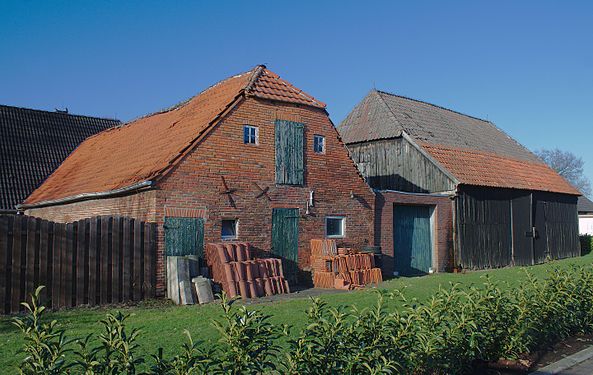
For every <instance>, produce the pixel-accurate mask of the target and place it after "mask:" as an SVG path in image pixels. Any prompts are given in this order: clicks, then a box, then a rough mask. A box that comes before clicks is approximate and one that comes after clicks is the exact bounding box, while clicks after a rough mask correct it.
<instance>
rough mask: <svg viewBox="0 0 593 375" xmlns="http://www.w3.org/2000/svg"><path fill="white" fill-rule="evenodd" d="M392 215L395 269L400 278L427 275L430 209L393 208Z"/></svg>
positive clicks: (430, 240)
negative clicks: (401, 276)
mask: <svg viewBox="0 0 593 375" xmlns="http://www.w3.org/2000/svg"><path fill="white" fill-rule="evenodd" d="M393 216H394V217H393V237H394V238H393V244H394V252H393V254H394V260H395V270H396V271H397V272H399V274H400V275H403V276H413V275H422V274H426V273H428V271H429V269H430V267H431V266H432V235H431V230H430V207H429V206H403V205H401V206H400V205H395V206H394V210H393Z"/></svg>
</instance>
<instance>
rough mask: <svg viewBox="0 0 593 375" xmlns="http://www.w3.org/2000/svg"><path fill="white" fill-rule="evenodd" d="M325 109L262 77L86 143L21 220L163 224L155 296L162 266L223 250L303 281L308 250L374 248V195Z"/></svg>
mask: <svg viewBox="0 0 593 375" xmlns="http://www.w3.org/2000/svg"><path fill="white" fill-rule="evenodd" d="M325 108H326V106H325V104H324V103H322V102H320V101H318V100H317V99H315V98H313V97H312V96H310V95H308V94H306V93H304V92H303V91H302V90H300V89H298V88H296V87H294V86H293V85H291V84H290V83H289V82H287V81H285V80H283V79H281V78H280V77H279V76H278V75H276V74H275V73H273V72H271V71H270V70H268V69H267V68H266V67H265V66H258V67H256V68H254V69H253V70H251V71H249V72H246V73H243V74H239V75H236V76H233V77H230V78H227V79H225V80H223V81H221V82H219V83H217V84H215V85H213V86H211V87H210V88H208V89H206V90H204V91H203V92H201V93H200V94H198V95H196V96H194V97H193V98H191V99H189V100H187V101H185V102H183V103H181V104H179V105H176V106H174V107H172V108H169V109H166V110H164V111H161V112H158V113H154V114H151V115H149V116H146V117H142V118H140V119H137V120H134V121H132V122H130V123H127V124H125V125H122V126H118V127H116V128H113V129H110V130H107V131H104V132H102V133H99V134H97V135H95V136H93V137H90V138H89V139H87V140H86V141H85V142H83V143H82V144H81V145H80V146H79V147H78V148H77V149H76V150H75V151H74V152H73V153H72V154H71V155H70V156H69V157H68V158H67V159H66V160H65V161H64V163H63V164H62V165H61V166H60V167H59V168H58V169H57V170H56V172H55V173H53V174H52V175H51V176H50V177H49V178H48V179H47V180H46V181H45V183H44V184H43V185H42V186H41V187H39V188H38V189H37V190H35V191H34V192H33V193H32V194H31V195H30V196H29V198H28V199H27V200H26V202H25V204H24V205H22V206H21V209H23V210H25V213H26V214H28V215H32V216H36V217H41V218H45V219H49V220H53V221H59V222H71V221H76V220H79V219H82V218H87V217H92V216H96V215H120V216H128V217H133V218H136V219H138V220H143V221H148V222H156V223H157V224H158V228H159V229H158V249H159V250H158V254H157V294H158V295H163V294H164V289H165V283H164V281H165V267H164V260H165V259H164V258H165V256H167V255H201V254H203V253H202V252H203V246H204V244H205V243H209V242H220V241H227V240H228V241H235V240H238V241H248V242H250V243H252V244H253V246H254V247H255V248H256V249H258V250H261V251H270V252H272V253H274V254H275V255H277V256H280V257H282V259H283V261H284V264H285V269H286V271H287V272H288V273H291V272H292V274H290V275H288V276H289V277H290V278H292V280H295V279H296V278H299V281H307V277H306V276H307V275H306V271H307V269H308V263H309V255H310V248H309V246H310V245H309V240H310V239H313V238H327V237H330V238H335V239H336V240H337V242H338V244H340V245H344V246H352V247H361V246H365V245H369V244H372V242H373V206H374V199H375V197H374V193H373V192H372V190H371V189H369V187H368V186H367V185H366V183H365V182H364V180H363V178H362V177H361V176H360V174H359V173H358V171H357V168H356V166H355V164H354V163H353V161H352V160H351V159H350V158H349V155H348V152H347V150H346V148H345V147H344V145H343V143H342V142H341V140H340V138H339V136H338V133H337V131H336V129H335V127H334V126H333V124H332V122H331V121H330V119H329V117H328V113H327V112H326V109H325ZM170 243H177V244H181V245H178V246H174V247H171V246H167V245H166V244H170ZM296 265H298V270H297V267H295V266H296Z"/></svg>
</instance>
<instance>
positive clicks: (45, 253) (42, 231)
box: [38, 220, 51, 304]
mask: <svg viewBox="0 0 593 375" xmlns="http://www.w3.org/2000/svg"><path fill="white" fill-rule="evenodd" d="M49 241H50V240H49V222H48V221H47V220H41V222H40V223H39V280H38V285H43V286H45V288H43V290H42V291H41V296H40V298H41V303H43V304H45V303H46V301H47V299H48V294H49V293H50V288H51V286H50V285H49V278H48V268H49V264H50V263H51V260H50V261H49V262H48V260H49V246H50V242H49Z"/></svg>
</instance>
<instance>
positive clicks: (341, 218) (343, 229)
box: [324, 216, 346, 238]
mask: <svg viewBox="0 0 593 375" xmlns="http://www.w3.org/2000/svg"><path fill="white" fill-rule="evenodd" d="M329 219H339V220H341V222H342V234H331V235H330V234H328V233H327V221H328V220H329ZM324 230H325V237H326V238H346V217H345V216H326V217H325V227H324Z"/></svg>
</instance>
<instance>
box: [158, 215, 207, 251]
mask: <svg viewBox="0 0 593 375" xmlns="http://www.w3.org/2000/svg"><path fill="white" fill-rule="evenodd" d="M165 254H166V255H169V256H185V255H197V256H199V257H200V258H202V257H203V255H204V219H196V218H191V217H166V218H165Z"/></svg>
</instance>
